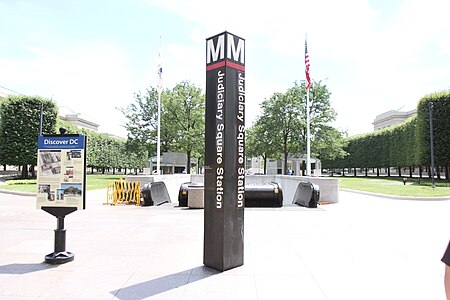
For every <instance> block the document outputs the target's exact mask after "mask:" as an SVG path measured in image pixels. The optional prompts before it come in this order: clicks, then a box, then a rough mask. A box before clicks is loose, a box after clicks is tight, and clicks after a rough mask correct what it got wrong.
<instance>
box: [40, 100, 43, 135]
mask: <svg viewBox="0 0 450 300" xmlns="http://www.w3.org/2000/svg"><path fill="white" fill-rule="evenodd" d="M40 102H41V112H40V114H39V135H42V122H43V117H44V102H42V101H40Z"/></svg>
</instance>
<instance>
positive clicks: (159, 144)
mask: <svg viewBox="0 0 450 300" xmlns="http://www.w3.org/2000/svg"><path fill="white" fill-rule="evenodd" d="M160 155H161V89H159V90H158V143H157V147H156V174H157V175H160V167H161V157H160Z"/></svg>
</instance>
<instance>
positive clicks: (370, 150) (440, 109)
mask: <svg viewBox="0 0 450 300" xmlns="http://www.w3.org/2000/svg"><path fill="white" fill-rule="evenodd" d="M430 102H432V103H433V106H432V114H433V130H434V134H433V136H434V149H435V163H436V166H444V167H447V169H448V166H449V165H450V135H449V134H448V133H449V132H450V92H440V93H435V94H431V95H427V96H425V97H423V98H422V99H421V100H420V101H419V103H418V106H417V116H412V117H410V118H408V119H407V120H405V121H404V122H403V123H400V124H396V125H393V126H390V127H387V128H385V129H382V130H378V131H375V132H371V133H367V134H363V135H358V136H354V137H350V138H348V139H347V141H348V145H347V147H346V148H345V150H346V151H347V152H348V156H346V157H344V158H342V159H337V160H334V161H323V162H322V166H323V168H387V167H399V168H400V167H401V168H406V167H415V166H416V167H419V166H429V165H430V123H429V122H430V119H429V109H428V107H429V104H428V103H430ZM447 173H448V172H447ZM447 178H448V176H447Z"/></svg>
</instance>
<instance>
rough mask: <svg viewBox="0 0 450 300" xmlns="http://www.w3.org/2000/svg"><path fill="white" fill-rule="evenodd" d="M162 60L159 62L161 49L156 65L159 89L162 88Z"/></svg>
mask: <svg viewBox="0 0 450 300" xmlns="http://www.w3.org/2000/svg"><path fill="white" fill-rule="evenodd" d="M162 72H163V70H162V62H161V50H160V51H159V52H158V66H157V73H158V84H157V88H158V90H159V91H161V90H162V88H163V79H162Z"/></svg>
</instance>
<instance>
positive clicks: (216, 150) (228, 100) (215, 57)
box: [203, 32, 245, 271]
mask: <svg viewBox="0 0 450 300" xmlns="http://www.w3.org/2000/svg"><path fill="white" fill-rule="evenodd" d="M244 116H245V40H244V39H242V38H240V37H238V36H236V35H233V34H231V33H229V32H223V33H220V34H218V35H215V36H213V37H211V38H209V39H207V40H206V126H205V192H204V193H205V194H204V199H205V211H204V214H205V218H204V254H203V262H204V264H205V265H206V266H208V267H212V268H214V269H217V270H220V271H225V270H228V269H231V268H234V267H238V266H241V265H242V264H243V256H244V205H245V195H244V191H245V119H244Z"/></svg>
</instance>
